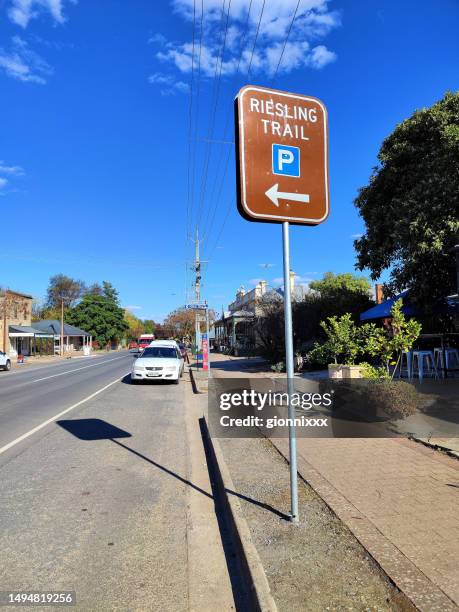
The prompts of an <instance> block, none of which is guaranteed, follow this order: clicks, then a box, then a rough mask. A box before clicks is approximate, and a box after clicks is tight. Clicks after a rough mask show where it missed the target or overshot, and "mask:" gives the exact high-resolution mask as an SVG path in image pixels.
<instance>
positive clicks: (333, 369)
mask: <svg viewBox="0 0 459 612" xmlns="http://www.w3.org/2000/svg"><path fill="white" fill-rule="evenodd" d="M345 367H346V366H343V365H341V364H339V363H329V364H328V378H335V379H337V378H343V370H344V368H345Z"/></svg>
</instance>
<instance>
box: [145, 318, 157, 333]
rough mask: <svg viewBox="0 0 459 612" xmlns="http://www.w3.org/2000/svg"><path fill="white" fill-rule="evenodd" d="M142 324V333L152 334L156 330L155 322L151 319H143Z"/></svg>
mask: <svg viewBox="0 0 459 612" xmlns="http://www.w3.org/2000/svg"><path fill="white" fill-rule="evenodd" d="M142 325H143V333H144V334H154V333H155V330H156V323H155V322H154V321H153V319H144V320H143V321H142Z"/></svg>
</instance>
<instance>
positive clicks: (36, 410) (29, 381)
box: [0, 351, 133, 465]
mask: <svg viewBox="0 0 459 612" xmlns="http://www.w3.org/2000/svg"><path fill="white" fill-rule="evenodd" d="M132 361H133V356H132V354H130V353H128V352H127V351H123V352H120V353H118V352H113V353H108V354H107V355H104V356H102V357H100V356H97V357H87V358H82V359H68V360H65V361H64V362H62V363H59V362H57V363H56V362H54V363H50V364H48V365H46V366H35V365H33V366H32V365H31V366H24V369H19V368H17V369H14V370H10V372H4V371H1V372H0V449H2V448H3V447H4V446H5V445H6V444H9V443H10V442H11V441H14V440H15V439H17V438H18V437H19V436H21V435H23V434H24V433H26V432H28V431H29V430H31V429H33V428H35V427H37V426H38V425H40V424H41V423H43V422H44V421H46V420H47V419H50V418H52V417H53V416H54V415H56V414H58V413H59V412H61V411H62V410H65V409H66V408H69V407H70V406H72V405H74V404H76V403H77V402H79V401H81V400H83V399H84V398H85V397H88V396H89V395H91V394H92V393H94V392H96V391H98V390H99V389H101V388H102V387H104V386H105V385H107V384H109V383H111V382H113V381H114V380H116V379H118V378H120V377H121V376H123V375H124V374H126V373H127V372H128V371H129V370H130V368H131V365H132ZM0 465H1V455H0Z"/></svg>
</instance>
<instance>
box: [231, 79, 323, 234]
mask: <svg viewBox="0 0 459 612" xmlns="http://www.w3.org/2000/svg"><path fill="white" fill-rule="evenodd" d="M235 108H236V125H237V128H236V146H237V152H236V154H237V159H238V168H237V169H238V208H239V212H240V213H241V214H242V216H243V217H245V218H246V219H248V220H249V221H268V222H271V223H282V222H284V221H288V222H289V223H293V224H303V225H318V224H319V223H322V222H323V221H325V219H326V218H327V216H328V213H329V189H328V126H327V110H326V108H325V106H324V104H323V103H322V102H321V101H320V100H318V99H317V98H312V97H311V96H303V95H300V94H292V93H287V92H284V91H277V90H275V89H266V88H264V87H255V86H252V85H247V86H245V87H243V88H242V89H241V90H240V92H239V94H238V95H237V98H236V104H235Z"/></svg>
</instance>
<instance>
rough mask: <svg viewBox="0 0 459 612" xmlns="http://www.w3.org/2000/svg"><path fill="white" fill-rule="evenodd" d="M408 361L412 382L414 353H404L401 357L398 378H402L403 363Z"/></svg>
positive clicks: (407, 366) (407, 368)
mask: <svg viewBox="0 0 459 612" xmlns="http://www.w3.org/2000/svg"><path fill="white" fill-rule="evenodd" d="M404 360H405V361H406V371H407V375H408V380H411V377H412V375H413V353H412V351H403V352H402V356H401V357H400V370H399V372H398V377H399V378H401V377H402V371H403V361H404Z"/></svg>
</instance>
